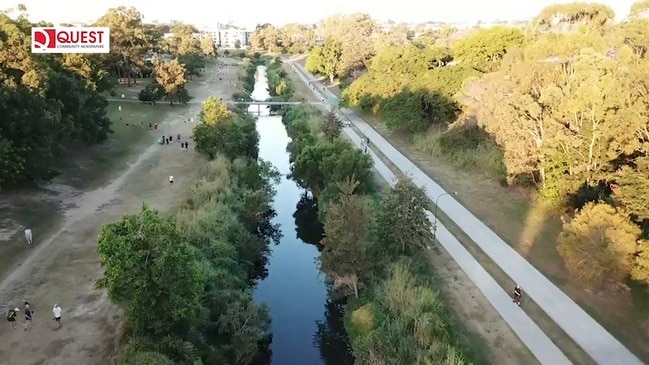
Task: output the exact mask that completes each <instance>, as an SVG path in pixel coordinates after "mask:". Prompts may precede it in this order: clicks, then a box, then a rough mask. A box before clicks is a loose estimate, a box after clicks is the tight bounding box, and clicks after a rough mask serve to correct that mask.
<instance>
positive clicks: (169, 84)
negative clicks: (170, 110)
mask: <svg viewBox="0 0 649 365" xmlns="http://www.w3.org/2000/svg"><path fill="white" fill-rule="evenodd" d="M185 77H186V74H185V66H183V65H182V64H181V63H180V62H178V60H172V61H169V62H165V61H156V63H155V80H156V82H157V83H158V84H159V85H160V86H161V87H162V88H163V89H164V91H165V94H166V98H167V101H169V105H173V103H174V101H180V99H179V96H180V93H181V90H183V89H184V87H185V84H186V83H187V79H186V78H185Z"/></svg>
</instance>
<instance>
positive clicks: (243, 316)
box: [219, 296, 270, 364]
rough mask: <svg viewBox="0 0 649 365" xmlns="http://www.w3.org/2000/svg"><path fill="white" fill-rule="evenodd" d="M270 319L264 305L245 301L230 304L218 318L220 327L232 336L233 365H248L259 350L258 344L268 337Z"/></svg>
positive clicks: (250, 300)
mask: <svg viewBox="0 0 649 365" xmlns="http://www.w3.org/2000/svg"><path fill="white" fill-rule="evenodd" d="M269 319H270V318H269V317H268V308H267V307H266V306H265V305H261V306H260V305H257V304H255V303H254V302H253V301H252V299H251V298H250V296H248V298H246V300H242V301H239V300H237V301H234V302H233V303H230V305H229V306H228V309H227V310H226V312H225V313H224V314H223V315H222V316H221V317H220V319H219V322H220V325H221V326H223V327H224V328H225V329H226V331H227V332H228V333H229V334H230V335H231V336H232V339H231V347H232V348H231V351H232V353H233V360H234V363H235V364H249V363H250V362H251V361H252V359H253V358H254V357H255V355H256V354H257V351H258V350H259V344H260V342H261V341H262V340H263V339H264V338H266V337H267V336H268V335H269V332H270V320H269Z"/></svg>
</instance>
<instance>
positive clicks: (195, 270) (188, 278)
mask: <svg viewBox="0 0 649 365" xmlns="http://www.w3.org/2000/svg"><path fill="white" fill-rule="evenodd" d="M97 250H98V251H99V256H100V259H101V266H102V267H103V268H104V275H103V276H102V277H101V278H100V279H99V280H98V282H97V284H98V285H99V286H100V287H102V288H106V289H107V291H108V295H109V296H110V298H111V299H112V300H113V301H115V302H117V303H120V304H122V305H123V308H124V310H125V314H126V317H127V318H128V320H129V325H130V327H131V328H132V330H133V331H134V333H136V334H137V335H140V336H159V337H162V336H164V335H166V334H171V333H172V332H173V331H174V330H177V329H179V328H181V325H184V326H187V325H191V324H192V323H193V322H194V321H196V320H197V319H198V318H199V316H200V315H201V313H200V311H199V310H197V309H200V308H202V306H201V295H202V293H203V287H204V285H205V284H206V283H205V277H204V276H203V273H202V272H201V270H200V269H199V267H198V266H197V265H196V258H195V256H194V255H195V254H194V253H193V251H192V249H191V248H190V247H189V246H188V245H187V243H186V242H184V241H183V236H182V235H181V234H180V232H179V231H178V229H177V228H176V224H175V222H174V221H173V220H172V219H171V218H169V217H163V216H161V215H160V214H159V213H158V212H156V211H154V210H151V209H149V208H148V207H146V206H143V207H142V210H141V211H140V212H139V213H138V214H131V215H125V216H123V217H122V218H121V219H120V220H118V221H117V222H114V223H109V224H107V225H104V226H103V227H102V230H101V233H100V234H99V243H98V245H97Z"/></svg>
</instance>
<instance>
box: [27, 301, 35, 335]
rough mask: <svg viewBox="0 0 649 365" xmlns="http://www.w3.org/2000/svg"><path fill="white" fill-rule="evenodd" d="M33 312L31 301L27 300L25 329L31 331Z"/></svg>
mask: <svg viewBox="0 0 649 365" xmlns="http://www.w3.org/2000/svg"><path fill="white" fill-rule="evenodd" d="M32 314H34V311H33V310H32V309H31V307H30V306H29V302H25V331H31V329H32Z"/></svg>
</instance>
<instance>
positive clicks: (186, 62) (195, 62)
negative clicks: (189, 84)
mask: <svg viewBox="0 0 649 365" xmlns="http://www.w3.org/2000/svg"><path fill="white" fill-rule="evenodd" d="M178 62H180V64H182V65H183V66H184V67H185V72H186V74H187V76H189V77H192V76H200V75H201V74H202V73H203V69H204V68H205V57H204V56H203V55H202V54H200V53H197V52H188V53H185V54H184V55H182V56H180V57H178Z"/></svg>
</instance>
